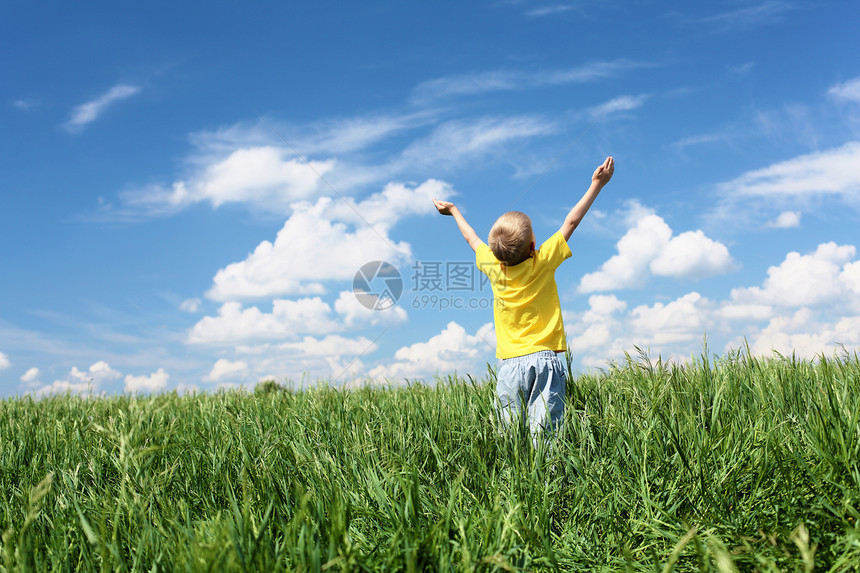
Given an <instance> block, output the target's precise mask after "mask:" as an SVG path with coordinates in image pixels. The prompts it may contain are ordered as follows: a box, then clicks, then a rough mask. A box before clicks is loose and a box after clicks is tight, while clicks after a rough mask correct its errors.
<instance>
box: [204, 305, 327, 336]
mask: <svg viewBox="0 0 860 573" xmlns="http://www.w3.org/2000/svg"><path fill="white" fill-rule="evenodd" d="M340 328H341V325H340V324H339V323H338V322H337V321H336V320H334V317H332V316H331V306H329V305H328V303H326V302H323V300H322V299H321V298H319V297H313V298H302V299H298V300H281V299H276V300H274V301H273V302H272V312H271V313H264V312H261V311H260V309H259V308H257V307H256V306H252V307H249V308H246V309H243V308H242V304H241V303H239V302H225V303H224V304H223V305H221V308H220V309H218V316H215V317H212V316H206V317H203V318H202V319H200V321H199V322H198V323H197V324H195V325H194V327H192V329H191V332H190V333H189V335H188V342H190V343H192V344H234V343H236V342H241V341H249V340H278V339H284V338H289V337H292V336H295V335H297V334H325V333H328V332H333V331H336V330H339V329H340Z"/></svg>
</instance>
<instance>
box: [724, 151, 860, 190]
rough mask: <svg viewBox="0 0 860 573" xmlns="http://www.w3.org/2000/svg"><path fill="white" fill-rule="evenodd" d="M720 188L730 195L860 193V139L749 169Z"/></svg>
mask: <svg viewBox="0 0 860 573" xmlns="http://www.w3.org/2000/svg"><path fill="white" fill-rule="evenodd" d="M719 189H720V190H721V191H723V192H724V193H726V194H728V195H731V196H741V197H767V198H778V197H786V198H791V199H792V200H798V199H799V200H802V199H804V198H808V197H810V196H811V195H815V194H829V195H841V196H843V197H854V198H857V197H858V196H860V142H858V141H852V142H849V143H846V144H845V145H843V146H842V147H837V148H834V149H828V150H826V151H820V152H816V153H810V154H808V155H801V156H800V157H795V158H794V159H790V160H788V161H783V162H781V163H776V164H774V165H771V166H769V167H765V168H762V169H756V170H754V171H750V172H748V173H745V174H743V175H741V176H740V177H738V178H737V179H734V180H732V181H729V182H727V183H722V184H721V185H720V186H719Z"/></svg>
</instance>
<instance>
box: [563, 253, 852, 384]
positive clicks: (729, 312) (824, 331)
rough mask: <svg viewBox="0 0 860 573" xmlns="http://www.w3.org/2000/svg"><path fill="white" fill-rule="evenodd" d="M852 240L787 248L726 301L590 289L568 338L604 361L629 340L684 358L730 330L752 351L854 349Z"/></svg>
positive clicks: (733, 344)
mask: <svg viewBox="0 0 860 573" xmlns="http://www.w3.org/2000/svg"><path fill="white" fill-rule="evenodd" d="M855 256H856V248H855V247H854V246H853V245H837V244H836V243H832V242H831V243H823V244H820V245H819V246H818V248H817V249H816V250H815V251H813V252H812V253H808V254H804V255H801V254H799V253H796V252H791V253H788V254H787V255H786V257H785V259H784V261H783V262H782V263H781V264H779V265H775V266H772V267H770V268H769V269H768V271H767V277H766V278H765V279H764V281H763V282H762V284H761V285H760V286H753V287H745V288H735V289H733V290H732V291H731V294H730V296H729V297H728V298H727V299H724V300H717V301H713V300H709V299H707V298H705V297H703V296H701V295H700V294H699V293H697V292H690V293H688V294H686V295H683V296H681V297H679V298H677V299H675V300H672V301H670V302H668V303H665V302H655V303H654V304H651V305H639V306H636V307H635V308H633V309H632V310H630V311H629V312H625V310H626V309H627V303H626V302H625V301H623V300H619V299H618V298H616V297H615V296H612V295H593V296H591V297H590V298H589V309H588V310H586V311H585V312H582V313H567V312H565V325H566V326H567V329H568V340H569V342H570V344H571V348H572V350H573V352H574V354H575V355H576V356H577V359H578V360H579V361H580V362H581V363H582V364H583V365H585V366H588V367H600V366H604V365H605V363H606V360H608V359H610V358H619V357H621V356H623V355H624V352H625V351H628V352H629V351H630V350H631V349H633V346H634V345H636V346H639V347H640V348H646V349H649V350H650V351H651V353H652V355H654V354H656V353H660V354H662V355H663V356H664V357H666V356H667V355H672V356H673V357H684V356H689V355H691V354H694V353H697V352H698V351H699V345H700V344H701V341H702V339H703V337H704V336H705V334H706V333H707V334H708V335H710V336H713V335H715V334H716V335H718V336H719V335H728V336H731V337H732V340H731V341H730V343H729V344H728V345H726V349H728V348H737V347H739V346H741V345H743V344H744V341H745V340H746V341H748V342H749V344H750V348H751V350H752V352H753V353H755V354H761V355H770V354H771V350H772V349H776V350H778V351H779V352H781V353H783V354H786V353H787V354H791V352H792V351H795V350H796V351H797V353H798V356H801V357H804V358H810V357H813V356H814V355H816V354H819V353H831V352H833V350H834V349H835V348H836V347H837V346H838V345H840V344H842V345H845V347H846V348H849V349H852V348H854V349H857V348H860V261H852V259H853V258H854V257H855Z"/></svg>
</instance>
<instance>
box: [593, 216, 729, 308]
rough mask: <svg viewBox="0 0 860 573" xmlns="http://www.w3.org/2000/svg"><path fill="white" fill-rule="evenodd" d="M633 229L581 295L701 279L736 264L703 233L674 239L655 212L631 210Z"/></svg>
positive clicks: (697, 232) (699, 232) (698, 232)
mask: <svg viewBox="0 0 860 573" xmlns="http://www.w3.org/2000/svg"><path fill="white" fill-rule="evenodd" d="M629 209H630V213H631V215H629V216H628V217H626V219H627V220H628V221H629V222H630V224H631V227H630V228H629V229H628V231H627V232H626V233H625V234H624V236H623V237H621V239H620V240H619V241H618V243H617V244H616V249H617V251H618V253H617V254H616V255H613V256H612V257H610V258H609V260H607V261H606V262H605V263H603V265H601V267H600V269H599V270H597V271H595V272H592V273H588V274H586V275H584V276H583V277H582V279H581V280H580V283H579V287H578V289H577V290H578V291H579V292H581V293H589V292H598V291H608V290H617V289H625V288H636V287H639V286H642V285H643V284H645V282H646V280H647V279H648V277H649V275H655V276H669V277H674V278H687V279H701V278H704V277H709V276H714V275H718V274H723V273H727V272H730V271H732V270H734V269H735V267H736V264H735V262H734V260H733V259H732V257H731V255H730V254H729V250H728V248H726V246H725V245H723V244H722V243H719V242H717V241H714V240H713V239H710V238H708V237H707V236H705V234H704V233H703V232H702V231H700V230H696V231H687V232H684V233H681V234H680V235H676V236H674V237H673V236H672V229H671V228H670V227H669V225H668V224H667V223H666V221H664V220H663V218H662V217H660V216H658V215H656V214H655V213H654V212H653V211H651V210H649V209H645V208H643V207H642V206H641V205H639V204H638V203H633V204H631V205H630V206H629Z"/></svg>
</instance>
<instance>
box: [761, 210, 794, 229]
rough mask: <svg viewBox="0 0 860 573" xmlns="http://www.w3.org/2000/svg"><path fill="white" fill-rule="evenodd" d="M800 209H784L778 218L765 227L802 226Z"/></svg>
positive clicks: (786, 227)
mask: <svg viewBox="0 0 860 573" xmlns="http://www.w3.org/2000/svg"><path fill="white" fill-rule="evenodd" d="M800 215H801V214H800V211H783V212H782V213H780V214H779V215H778V216H777V217H776V219H774V220H773V221H770V222H769V223H767V224H766V225H765V227H770V228H772V229H792V228H794V227H799V226H800Z"/></svg>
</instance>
